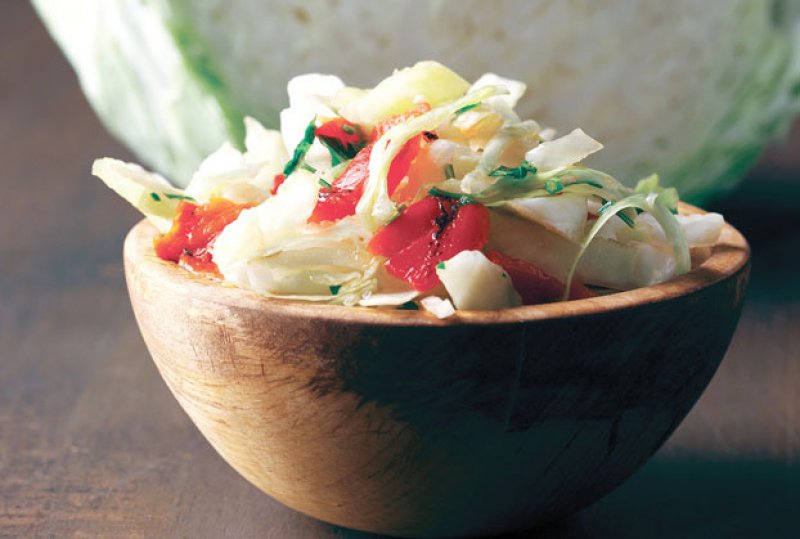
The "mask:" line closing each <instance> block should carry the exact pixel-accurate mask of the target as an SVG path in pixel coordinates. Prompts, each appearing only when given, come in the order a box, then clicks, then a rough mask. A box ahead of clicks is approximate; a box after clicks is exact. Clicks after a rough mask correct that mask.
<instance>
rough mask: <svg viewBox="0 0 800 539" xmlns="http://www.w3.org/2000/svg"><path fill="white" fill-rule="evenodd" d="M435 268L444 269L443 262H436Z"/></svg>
mask: <svg viewBox="0 0 800 539" xmlns="http://www.w3.org/2000/svg"><path fill="white" fill-rule="evenodd" d="M436 269H441V270H443V269H445V267H444V262H439V263H438V264H436Z"/></svg>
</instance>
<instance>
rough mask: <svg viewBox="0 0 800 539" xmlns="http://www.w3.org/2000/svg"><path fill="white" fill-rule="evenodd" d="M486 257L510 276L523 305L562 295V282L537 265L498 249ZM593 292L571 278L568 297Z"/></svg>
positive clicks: (593, 294)
mask: <svg viewBox="0 0 800 539" xmlns="http://www.w3.org/2000/svg"><path fill="white" fill-rule="evenodd" d="M486 258H488V259H489V260H491V261H492V262H494V263H495V264H497V265H498V266H500V267H502V268H503V269H504V270H505V272H506V273H508V276H509V277H510V278H511V283H512V284H513V285H514V289H515V290H516V291H517V293H518V294H519V295H520V297H521V298H522V304H523V305H536V304H539V303H549V302H551V301H558V300H560V299H561V298H562V297H563V295H564V283H562V282H561V281H559V280H558V279H556V278H555V277H553V276H551V275H548V274H547V273H545V272H544V270H542V269H541V268H539V267H538V266H535V265H534V264H531V263H529V262H526V261H524V260H520V259H518V258H513V257H511V256H508V255H505V254H503V253H500V252H498V251H489V252H488V253H486ZM596 295H597V294H595V293H594V292H592V291H591V290H589V289H588V288H586V287H585V286H583V285H582V284H581V283H579V282H576V281H574V280H573V282H572V286H570V290H569V299H583V298H591V297H594V296H596Z"/></svg>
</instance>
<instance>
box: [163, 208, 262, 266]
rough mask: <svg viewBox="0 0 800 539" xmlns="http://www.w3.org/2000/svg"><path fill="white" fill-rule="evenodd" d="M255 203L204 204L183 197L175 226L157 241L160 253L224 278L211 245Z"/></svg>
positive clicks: (166, 258)
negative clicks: (211, 250)
mask: <svg viewBox="0 0 800 539" xmlns="http://www.w3.org/2000/svg"><path fill="white" fill-rule="evenodd" d="M252 206H254V204H236V203H235V202H231V201H230V200H226V199H224V198H214V199H212V200H211V202H209V203H208V204H204V205H199V204H196V203H194V202H189V201H187V200H182V201H181V202H180V203H179V204H178V207H177V211H176V213H175V218H174V219H173V221H172V228H170V230H169V232H167V233H166V234H164V235H163V236H161V237H160V238H158V239H156V240H155V251H156V255H158V257H159V258H161V259H162V260H170V261H172V262H177V263H178V264H180V265H181V266H183V267H185V268H187V269H190V270H192V271H194V272H196V273H205V274H209V275H212V276H215V277H222V275H220V273H219V270H218V269H217V265H216V264H214V261H213V260H212V257H211V253H210V252H209V251H208V248H209V246H210V245H211V243H212V242H213V241H214V240H215V239H216V237H217V236H218V235H219V234H220V232H222V230H223V229H224V228H225V227H226V226H228V225H229V224H230V223H231V222H233V221H234V220H236V218H237V217H239V214H240V213H241V212H242V210H244V209H246V208H250V207H252Z"/></svg>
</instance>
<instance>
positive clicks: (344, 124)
mask: <svg viewBox="0 0 800 539" xmlns="http://www.w3.org/2000/svg"><path fill="white" fill-rule="evenodd" d="M315 133H316V135H317V138H319V139H320V140H321V141H323V142H325V143H326V144H328V145H329V146H330V147H332V148H334V150H335V151H336V152H338V153H339V154H341V155H343V156H345V157H346V158H348V159H352V158H353V157H355V155H356V154H357V153H358V152H359V151H360V150H361V149H362V148H363V147H364V137H363V136H362V135H361V130H360V129H359V128H358V126H357V125H356V124H353V123H350V122H348V121H347V120H345V119H344V118H336V119H334V120H330V121H329V122H325V123H324V124H322V125H321V126H319V127H317V129H316V131H315Z"/></svg>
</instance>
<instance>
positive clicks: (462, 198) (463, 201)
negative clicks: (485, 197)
mask: <svg viewBox="0 0 800 539" xmlns="http://www.w3.org/2000/svg"><path fill="white" fill-rule="evenodd" d="M428 194H429V195H433V196H435V197H444V198H455V199H457V200H458V203H459V205H461V206H466V205H467V204H477V203H478V201H477V200H475V199H474V198H472V197H471V196H469V195H464V194H462V193H451V192H450V191H442V190H441V189H439V188H437V187H432V188H431V189H430V190H429V191H428Z"/></svg>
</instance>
